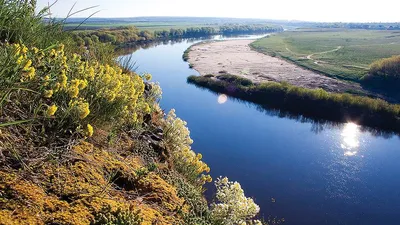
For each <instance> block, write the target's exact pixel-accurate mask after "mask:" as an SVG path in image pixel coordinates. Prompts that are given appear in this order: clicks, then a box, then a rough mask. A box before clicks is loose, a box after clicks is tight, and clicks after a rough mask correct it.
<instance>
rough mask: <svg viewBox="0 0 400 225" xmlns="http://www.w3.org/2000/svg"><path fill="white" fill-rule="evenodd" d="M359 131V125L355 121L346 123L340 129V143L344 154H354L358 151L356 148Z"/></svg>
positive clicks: (358, 142) (358, 143) (358, 144)
mask: <svg viewBox="0 0 400 225" xmlns="http://www.w3.org/2000/svg"><path fill="white" fill-rule="evenodd" d="M359 132H360V126H359V125H357V124H355V123H347V124H346V125H345V126H344V127H343V130H342V133H341V136H342V143H341V147H342V149H344V150H345V153H344V155H345V156H355V155H357V153H358V151H357V148H358V147H359V146H360V141H359V139H358V135H359Z"/></svg>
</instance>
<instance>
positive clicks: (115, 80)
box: [0, 44, 151, 136]
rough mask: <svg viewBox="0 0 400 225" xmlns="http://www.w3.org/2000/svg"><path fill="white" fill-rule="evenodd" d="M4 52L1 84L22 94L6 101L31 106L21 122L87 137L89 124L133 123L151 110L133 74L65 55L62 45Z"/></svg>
mask: <svg viewBox="0 0 400 225" xmlns="http://www.w3.org/2000/svg"><path fill="white" fill-rule="evenodd" d="M5 48H6V49H7V51H8V56H9V58H11V60H9V62H8V63H7V65H3V66H4V67H7V68H13V69H12V71H11V72H10V71H8V72H7V73H5V74H1V75H2V78H1V79H0V83H2V84H5V85H3V86H4V88H5V89H8V90H10V91H11V90H22V91H21V92H18V94H17V95H10V96H13V97H14V98H21V99H22V98H24V101H26V102H27V101H30V102H29V106H30V107H29V109H23V111H26V112H27V114H29V115H26V116H24V117H25V118H32V119H36V120H41V121H42V122H43V121H47V122H49V123H51V124H52V125H51V127H57V129H58V130H59V131H61V132H65V131H66V130H72V131H73V130H77V129H76V128H78V127H85V128H86V129H83V130H85V131H84V132H83V134H84V135H86V136H91V135H92V134H93V132H94V131H93V127H92V126H91V125H90V124H89V122H90V123H94V124H96V123H106V122H107V121H110V122H111V121H112V123H113V124H118V125H121V124H134V123H137V121H138V120H139V119H140V118H141V116H143V115H145V114H147V113H150V111H151V108H150V106H149V103H148V101H147V100H146V99H145V97H144V95H143V93H144V89H145V85H144V81H143V78H142V76H139V75H137V74H135V73H133V72H125V73H124V72H123V71H122V69H121V68H119V67H118V66H110V65H102V64H99V63H97V62H94V63H90V62H88V61H85V60H83V59H82V58H81V56H80V55H78V54H73V55H71V56H68V55H67V54H66V53H65V52H64V45H62V44H60V45H57V46H53V47H51V48H49V49H45V50H43V49H38V48H35V47H33V48H28V47H26V46H24V45H20V44H12V45H6V46H5ZM6 61H7V60H6ZM146 79H151V76H150V75H146ZM10 100H11V99H10ZM32 105H33V107H32ZM50 118H51V120H49V119H50ZM71 125H72V126H71Z"/></svg>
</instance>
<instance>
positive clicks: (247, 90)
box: [188, 75, 400, 132]
mask: <svg viewBox="0 0 400 225" xmlns="http://www.w3.org/2000/svg"><path fill="white" fill-rule="evenodd" d="M188 82H189V83H193V84H195V85H198V86H201V87H205V88H208V89H210V90H212V91H215V92H219V93H225V94H228V95H230V96H233V97H237V98H240V99H243V100H248V101H252V102H255V103H258V104H262V105H266V106H268V107H272V108H278V109H282V110H287V111H290V112H294V113H301V114H303V115H305V116H310V117H316V118H322V119H328V120H333V121H340V122H341V121H343V122H347V121H348V120H351V121H356V122H357V123H359V124H362V125H367V126H371V127H377V128H383V129H387V130H391V131H396V132H400V105H392V104H389V103H387V102H385V101H383V100H380V99H373V98H368V97H361V96H356V95H352V94H336V93H328V92H326V91H324V90H322V89H315V90H312V89H306V88H301V87H296V86H293V85H290V84H287V83H277V82H264V83H257V84H255V83H253V82H252V81H251V80H248V79H246V78H241V77H238V76H233V75H219V76H213V75H207V76H190V77H189V78H188Z"/></svg>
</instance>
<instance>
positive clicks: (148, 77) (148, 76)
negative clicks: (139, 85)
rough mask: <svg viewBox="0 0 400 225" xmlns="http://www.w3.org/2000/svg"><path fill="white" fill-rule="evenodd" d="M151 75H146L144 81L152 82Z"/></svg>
mask: <svg viewBox="0 0 400 225" xmlns="http://www.w3.org/2000/svg"><path fill="white" fill-rule="evenodd" d="M151 78H152V77H151V74H149V73H146V74H145V75H144V79H146V80H147V81H150V80H151Z"/></svg>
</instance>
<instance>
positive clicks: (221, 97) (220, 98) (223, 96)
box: [218, 94, 228, 105]
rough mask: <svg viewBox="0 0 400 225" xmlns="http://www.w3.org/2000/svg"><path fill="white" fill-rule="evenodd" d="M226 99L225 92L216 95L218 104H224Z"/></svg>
mask: <svg viewBox="0 0 400 225" xmlns="http://www.w3.org/2000/svg"><path fill="white" fill-rule="evenodd" d="M226 101H228V96H227V95H226V94H220V95H219V96H218V103H219V104H221V105H222V104H224V103H225V102H226Z"/></svg>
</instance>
